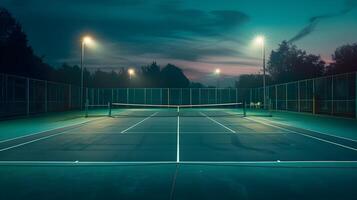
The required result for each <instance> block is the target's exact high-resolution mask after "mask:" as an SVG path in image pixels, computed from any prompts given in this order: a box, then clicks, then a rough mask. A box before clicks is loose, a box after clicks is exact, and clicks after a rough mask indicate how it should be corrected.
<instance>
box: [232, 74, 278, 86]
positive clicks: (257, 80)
mask: <svg viewBox="0 0 357 200" xmlns="http://www.w3.org/2000/svg"><path fill="white" fill-rule="evenodd" d="M266 83H267V85H269V84H270V83H271V78H270V76H266ZM235 86H236V88H257V87H263V75H262V74H243V75H241V76H239V79H238V80H237V81H236V82H235Z"/></svg>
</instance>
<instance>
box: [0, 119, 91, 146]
mask: <svg viewBox="0 0 357 200" xmlns="http://www.w3.org/2000/svg"><path fill="white" fill-rule="evenodd" d="M92 121H94V120H92ZM85 123H87V122H83V123H80V124H78V125H84V124H85ZM81 127H82V126H79V127H75V128H71V129H69V130H65V131H62V132H59V133H56V134H52V135H48V136H45V137H40V138H37V139H35V140H30V141H27V142H23V143H20V144H17V145H13V146H10V147H6V148H3V149H0V152H3V151H7V150H10V149H14V148H17V147H21V146H24V145H26V144H31V143H34V142H37V141H40V140H44V139H48V138H51V137H55V136H57V135H62V134H65V133H67V132H69V131H73V130H76V129H79V128H81Z"/></svg>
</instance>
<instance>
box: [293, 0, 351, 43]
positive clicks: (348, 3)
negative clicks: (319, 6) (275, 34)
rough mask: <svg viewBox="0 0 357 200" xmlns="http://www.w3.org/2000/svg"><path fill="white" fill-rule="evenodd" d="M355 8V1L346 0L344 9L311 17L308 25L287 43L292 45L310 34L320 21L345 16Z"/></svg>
mask: <svg viewBox="0 0 357 200" xmlns="http://www.w3.org/2000/svg"><path fill="white" fill-rule="evenodd" d="M356 6H357V0H346V1H345V5H344V8H343V9H342V10H341V11H339V12H337V13H331V14H326V15H319V16H314V17H311V18H310V20H309V22H308V24H307V25H306V26H305V27H304V28H303V29H302V30H301V31H299V32H298V33H297V34H296V35H295V36H294V37H292V38H291V39H290V40H289V42H290V43H292V42H296V41H298V40H301V39H302V38H304V37H306V36H307V35H309V34H310V33H312V32H313V31H314V30H315V28H316V26H317V25H318V24H319V23H320V22H321V21H322V20H326V19H329V18H333V17H338V16H342V15H345V14H347V13H349V12H351V11H352V10H353V9H354V8H356Z"/></svg>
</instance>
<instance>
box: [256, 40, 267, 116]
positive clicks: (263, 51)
mask: <svg viewBox="0 0 357 200" xmlns="http://www.w3.org/2000/svg"><path fill="white" fill-rule="evenodd" d="M255 41H256V43H257V44H259V45H261V47H262V61H263V93H264V94H263V107H264V109H266V108H267V107H266V100H267V99H266V69H265V38H264V37H263V36H258V37H257V38H256V39H255Z"/></svg>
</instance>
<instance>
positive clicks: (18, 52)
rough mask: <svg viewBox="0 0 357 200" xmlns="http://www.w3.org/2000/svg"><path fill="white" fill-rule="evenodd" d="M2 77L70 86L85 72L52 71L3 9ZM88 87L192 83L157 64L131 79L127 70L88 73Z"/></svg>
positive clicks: (67, 68) (171, 68)
mask: <svg viewBox="0 0 357 200" xmlns="http://www.w3.org/2000/svg"><path fill="white" fill-rule="evenodd" d="M0 73H6V74H15V75H20V76H26V77H30V78H37V79H43V80H51V81H56V82H63V83H69V84H75V85H80V84H81V82H80V81H81V79H80V77H81V69H80V68H79V67H78V66H76V65H75V66H70V65H68V64H63V65H62V66H61V67H59V68H52V67H51V66H50V65H48V64H46V63H44V62H43V58H41V57H38V56H36V55H35V54H34V53H33V50H32V48H31V47H30V46H29V45H28V41H27V37H26V34H25V33H24V31H23V30H22V27H21V25H20V24H19V23H18V22H17V21H16V20H15V19H14V18H13V17H12V16H11V14H10V13H9V12H8V11H7V10H6V9H5V8H1V7H0ZM83 80H84V81H83V82H84V86H85V87H106V88H115V87H189V85H190V81H189V80H188V79H187V77H186V76H185V75H184V74H183V72H182V70H181V69H180V68H178V67H176V66H174V65H171V64H168V65H167V66H166V67H165V68H163V69H162V70H161V69H160V66H159V65H157V64H156V62H153V63H152V64H151V65H148V66H144V67H142V68H141V70H138V71H137V72H136V75H135V76H134V77H133V78H132V79H130V78H129V75H128V71H127V69H124V68H119V69H118V70H116V71H111V72H106V71H101V70H97V71H95V72H94V73H90V72H89V71H88V70H86V69H84V79H83Z"/></svg>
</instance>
